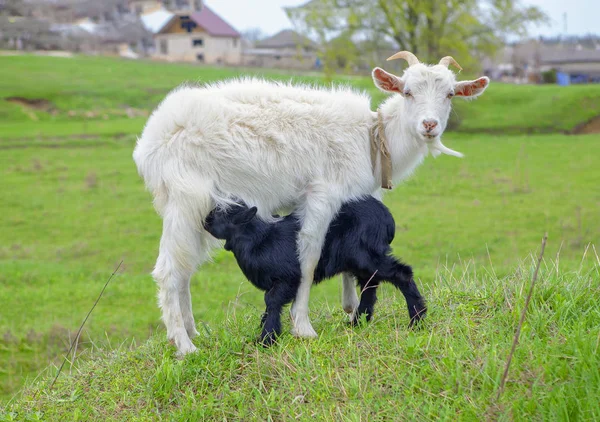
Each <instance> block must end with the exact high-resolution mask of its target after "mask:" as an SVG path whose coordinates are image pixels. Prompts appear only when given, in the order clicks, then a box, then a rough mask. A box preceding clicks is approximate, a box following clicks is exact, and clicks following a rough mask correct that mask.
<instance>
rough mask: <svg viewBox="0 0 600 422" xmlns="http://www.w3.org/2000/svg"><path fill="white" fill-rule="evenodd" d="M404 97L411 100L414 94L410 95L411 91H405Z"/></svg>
mask: <svg viewBox="0 0 600 422" xmlns="http://www.w3.org/2000/svg"><path fill="white" fill-rule="evenodd" d="M404 96H405V97H407V98H411V97H412V94H411V93H410V91H404Z"/></svg>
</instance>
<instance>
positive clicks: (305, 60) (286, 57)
mask: <svg viewBox="0 0 600 422" xmlns="http://www.w3.org/2000/svg"><path fill="white" fill-rule="evenodd" d="M317 51H318V46H317V44H316V43H315V42H314V41H312V40H311V39H309V38H307V37H305V36H303V35H300V34H299V33H297V32H296V31H293V30H291V29H285V30H283V31H280V32H278V33H277V34H275V35H273V36H271V37H269V38H266V39H264V40H261V41H259V42H257V43H256V44H255V45H254V46H253V47H248V48H245V49H244V51H243V64H244V65H246V66H257V67H267V68H279V69H313V68H315V67H316V66H317Z"/></svg>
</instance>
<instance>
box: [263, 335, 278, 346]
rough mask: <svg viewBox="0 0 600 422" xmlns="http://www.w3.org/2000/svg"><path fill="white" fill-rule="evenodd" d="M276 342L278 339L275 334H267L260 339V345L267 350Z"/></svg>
mask: <svg viewBox="0 0 600 422" xmlns="http://www.w3.org/2000/svg"><path fill="white" fill-rule="evenodd" d="M276 341H277V338H276V334H275V333H267V334H264V335H261V336H260V337H259V339H258V343H259V344H260V345H261V346H263V347H265V348H267V347H271V346H272V345H274V344H275V342H276Z"/></svg>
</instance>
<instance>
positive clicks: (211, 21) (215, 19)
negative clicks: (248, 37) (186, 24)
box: [190, 5, 241, 38]
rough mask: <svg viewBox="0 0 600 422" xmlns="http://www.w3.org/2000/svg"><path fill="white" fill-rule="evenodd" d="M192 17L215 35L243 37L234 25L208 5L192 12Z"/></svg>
mask: <svg viewBox="0 0 600 422" xmlns="http://www.w3.org/2000/svg"><path fill="white" fill-rule="evenodd" d="M190 18H191V19H192V20H193V21H194V22H196V23H197V24H198V25H199V26H201V27H202V28H203V29H204V30H205V31H206V32H208V33H209V34H210V35H212V36H214V37H235V38H239V37H241V34H240V33H239V32H238V31H236V30H235V28H234V27H233V26H231V25H229V24H228V23H227V22H225V21H224V20H223V19H222V18H221V17H220V16H219V15H217V14H216V13H215V12H213V11H212V10H210V9H209V8H208V7H207V6H206V5H204V6H203V7H202V10H201V11H200V12H194V13H192V14H191V15H190Z"/></svg>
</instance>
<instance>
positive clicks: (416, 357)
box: [0, 57, 600, 420]
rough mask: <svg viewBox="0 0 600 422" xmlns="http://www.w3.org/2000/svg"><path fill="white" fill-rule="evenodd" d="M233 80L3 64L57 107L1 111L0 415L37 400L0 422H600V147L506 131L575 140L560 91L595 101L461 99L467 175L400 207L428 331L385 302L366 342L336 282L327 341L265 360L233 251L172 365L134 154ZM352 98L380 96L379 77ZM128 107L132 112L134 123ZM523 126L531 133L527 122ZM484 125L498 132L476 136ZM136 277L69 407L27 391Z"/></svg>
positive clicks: (76, 375) (325, 296) (126, 66)
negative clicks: (543, 242) (187, 348)
mask: <svg viewBox="0 0 600 422" xmlns="http://www.w3.org/2000/svg"><path fill="white" fill-rule="evenodd" d="M238 72H239V71H237V70H227V69H213V68H201V67H194V66H185V65H167V64H157V63H147V62H132V61H119V60H112V59H101V58H76V59H59V58H40V57H8V58H7V57H0V75H1V76H2V78H0V97H9V96H21V97H28V98H46V99H48V100H50V101H51V103H52V104H53V105H54V108H53V109H52V110H50V111H48V110H46V111H44V110H33V111H32V110H31V109H28V108H24V107H23V106H20V105H18V104H14V103H8V102H2V101H0V116H1V123H0V177H1V178H2V182H3V183H2V184H0V195H1V197H2V201H0V213H1V214H2V215H3V218H2V219H0V303H3V304H9V305H8V306H9V308H8V309H10V312H2V313H0V399H2V398H4V401H5V402H7V400H9V399H10V398H11V397H12V396H13V395H14V394H15V393H16V392H17V391H18V390H19V389H20V388H21V387H22V386H23V385H24V384H28V385H29V387H28V389H27V390H26V391H25V392H23V393H22V394H19V395H18V396H17V397H16V398H15V399H13V400H11V401H10V403H9V404H8V405H7V407H6V409H5V411H4V413H3V411H2V410H0V420H3V419H8V420H11V418H12V419H16V420H22V419H23V418H29V419H31V420H35V418H36V417H42V414H43V418H45V419H48V420H56V419H58V420H77V419H85V420H90V419H102V420H105V419H113V420H147V419H150V420H152V419H161V418H162V419H174V420H190V419H191V420H198V419H203V418H206V419H216V418H219V419H223V418H227V419H243V420H253V419H257V420H265V419H268V418H269V417H271V418H272V419H274V420H279V419H288V418H292V417H295V416H298V415H300V418H301V419H307V418H309V417H310V416H311V414H312V413H314V417H320V418H328V419H330V418H331V419H343V420H362V419H375V418H383V419H394V418H395V417H397V415H400V414H404V415H414V416H415V417H418V416H421V417H423V418H425V419H437V418H448V417H454V415H456V414H458V415H459V417H461V418H462V419H476V418H478V417H481V415H485V417H487V418H489V419H494V420H496V419H524V418H533V419H537V420H545V419H548V418H550V419H552V415H553V413H551V412H556V413H554V414H555V415H559V416H558V417H559V418H560V419H567V418H568V419H575V420H577V419H580V420H586V419H587V420H591V419H594V418H598V417H600V415H599V413H598V412H599V411H598V410H597V408H596V405H595V402H594V398H595V397H597V396H598V392H599V391H598V389H599V388H600V377H599V374H598V368H599V367H600V366H599V365H598V363H599V362H598V357H597V356H598V354H597V353H596V352H597V348H598V342H599V341H600V340H599V338H598V328H597V327H599V326H600V315H599V313H598V307H597V303H598V299H599V296H600V290H599V289H600V281H599V280H600V273H599V268H600V261H599V260H598V256H597V253H596V252H597V250H596V248H597V246H593V245H599V244H600V242H599V240H600V222H599V221H598V218H597V216H598V214H599V212H600V191H598V189H597V187H598V185H599V184H600V173H599V172H598V170H597V169H598V168H599V164H600V143H598V137H597V135H585V136H583V135H580V136H565V135H562V134H536V135H527V136H525V135H510V136H509V135H495V134H494V133H493V132H495V131H500V130H502V128H511V127H517V126H516V125H522V126H518V127H520V128H521V129H520V130H522V131H523V132H535V131H538V132H544V131H546V130H547V128H548V127H549V126H548V124H549V123H551V124H552V125H554V126H552V127H554V128H555V129H553V130H563V129H564V128H570V127H572V126H574V125H576V124H578V123H581V121H583V120H586V119H587V118H588V115H587V114H586V113H587V111H583V109H582V108H581V107H574V106H571V108H570V109H565V111H564V114H563V115H562V116H558V115H557V114H554V113H555V111H556V110H555V106H556V104H555V103H551V102H548V101H546V102H543V103H540V106H539V107H538V108H537V109H535V110H527V107H531V104H533V103H534V102H536V101H538V99H537V97H536V94H539V97H540V98H542V97H543V98H550V97H549V96H550V95H551V94H550V92H551V91H550V88H551V89H553V90H555V91H556V90H558V91H560V95H563V96H564V97H563V98H564V99H565V101H567V102H568V101H570V104H575V103H578V102H579V103H581V104H584V103H585V102H586V101H587V100H586V98H587V96H593V94H594V92H595V90H596V89H597V87H586V88H587V90H585V92H582V91H580V90H579V87H566V88H559V87H523V86H516V87H510V86H504V85H501V84H497V85H492V87H490V89H489V97H490V98H491V97H494V98H496V99H501V98H505V99H508V98H510V97H511V95H512V96H515V97H518V96H519V95H520V94H519V93H521V95H523V96H526V97H527V98H528V101H529V106H526V105H523V106H522V107H523V108H520V107H521V106H518V107H517V106H516V105H515V106H514V107H509V106H508V105H507V104H508V102H507V103H505V104H504V106H503V107H502V108H499V107H497V103H495V102H493V101H487V100H486V99H487V98H488V97H487V96H488V93H487V92H486V94H485V96H483V97H482V98H481V99H479V100H478V101H476V102H471V103H464V104H463V105H464V108H462V107H461V108H459V109H458V110H457V113H458V114H459V116H461V117H463V120H462V124H461V126H460V127H459V132H454V133H449V134H447V135H446V136H445V143H446V144H447V145H448V146H450V147H451V148H453V149H456V150H458V151H461V152H463V153H465V154H466V157H465V158H464V159H456V158H454V157H447V156H443V157H439V158H437V159H433V158H428V159H427V160H426V162H425V164H424V165H423V166H422V167H420V169H419V170H418V171H417V174H416V175H415V176H414V177H413V178H412V179H410V180H409V181H408V182H406V183H404V184H403V185H401V186H398V187H397V188H396V189H395V190H394V191H393V192H392V193H390V194H389V195H387V196H386V197H385V203H386V204H387V205H388V206H389V207H390V209H391V211H392V213H393V214H394V216H395V217H396V221H397V231H398V233H397V235H396V240H395V242H394V244H393V247H394V251H395V253H396V254H397V255H399V256H400V257H402V258H403V259H404V260H405V261H406V262H408V263H410V264H411V265H412V266H413V267H414V269H415V273H416V275H417V277H418V284H419V286H420V287H421V289H422V291H423V293H424V295H425V297H426V298H427V299H428V301H429V303H430V308H431V313H430V315H429V318H428V322H427V325H426V327H425V330H422V331H418V332H411V331H408V330H407V329H406V323H407V315H405V314H406V311H405V310H404V306H405V305H404V304H403V303H402V299H401V297H400V296H398V294H396V292H394V291H393V290H391V289H389V288H384V289H383V292H382V300H381V303H380V304H379V306H378V308H377V315H376V320H375V321H374V323H373V324H371V325H369V326H368V327H364V328H358V329H349V328H347V327H346V326H345V316H344V315H343V314H342V312H341V309H340V304H339V302H340V301H339V297H340V293H341V292H340V290H341V286H340V284H341V283H339V281H338V280H332V281H330V282H327V283H324V284H323V285H322V286H319V287H318V288H315V289H314V290H313V293H312V294H311V310H312V311H311V317H312V321H313V323H314V325H315V328H316V329H317V331H318V332H319V333H320V337H319V339H318V340H316V341H311V342H307V341H300V340H296V339H293V338H291V337H290V336H289V335H287V334H286V335H285V336H284V337H283V338H282V339H281V342H280V344H279V345H277V346H276V347H275V348H274V349H273V350H268V351H265V350H262V349H261V348H258V347H257V346H256V345H255V344H254V343H253V340H254V337H255V336H256V335H257V334H258V321H259V315H260V308H261V307H262V294H261V293H260V292H259V291H257V290H256V289H254V288H253V287H252V286H251V285H250V284H249V283H248V282H247V281H245V280H244V277H243V275H242V274H241V272H240V271H239V269H238V268H237V265H236V264H235V261H234V260H233V259H232V257H231V256H230V254H229V253H227V252H224V251H221V252H218V253H217V254H216V255H215V259H214V262H213V263H211V264H208V265H206V266H203V267H202V269H201V271H200V272H199V273H197V274H196V275H195V276H194V278H193V280H192V294H193V303H194V314H195V316H196V320H197V322H198V323H199V326H200V330H201V331H202V333H203V335H202V336H201V337H200V338H199V339H198V340H197V345H198V346H199V349H200V353H199V354H197V355H195V356H192V357H189V358H187V359H186V360H184V361H183V362H179V361H176V360H175V359H173V349H172V347H171V346H169V345H168V344H166V342H165V341H164V331H163V328H162V325H161V323H160V320H159V316H160V311H159V310H158V308H157V306H156V296H155V293H156V292H155V286H154V283H153V281H152V279H151V277H150V275H149V273H150V271H151V269H152V266H153V264H154V260H155V258H156V254H157V248H158V242H159V237H160V232H161V224H160V219H159V217H158V216H157V215H156V214H155V212H154V210H153V209H152V205H151V198H150V195H149V194H148V193H146V192H145V191H144V187H143V183H142V181H141V180H140V178H139V176H138V175H137V173H136V169H135V166H134V164H133V161H132V158H131V153H132V149H133V145H134V142H135V136H136V135H137V134H138V133H139V131H140V130H141V127H142V125H143V123H144V121H145V117H144V116H145V115H147V114H148V113H149V111H151V109H152V108H153V107H154V106H155V104H156V103H157V102H158V101H160V99H161V98H162V96H163V95H164V93H166V92H167V91H168V90H169V89H170V88H172V87H173V86H175V85H177V84H178V83H180V82H181V81H183V80H185V79H197V78H198V77H199V75H200V76H201V77H202V80H212V79H216V78H219V77H224V76H231V75H234V74H237V73H238ZM269 76H273V77H280V78H287V77H289V75H285V74H271V73H269ZM298 79H303V80H311V81H315V82H317V83H320V82H322V81H321V79H320V77H319V76H311V77H308V76H306V77H303V78H298ZM346 81H347V82H349V83H352V84H354V85H356V86H359V87H363V88H365V89H366V88H367V87H368V86H369V81H368V80H367V79H364V78H347V79H346ZM33 82H35V83H33ZM369 89H370V88H369ZM529 90H532V91H529ZM552 95H554V94H552ZM531 97H534V98H531ZM376 98H377V99H380V98H381V97H380V96H378V97H376ZM507 101H508V100H507ZM592 103H593V101H592ZM128 109H131V110H134V111H133V112H132V111H131V110H129V116H125V115H124V114H123V110H128ZM475 110H477V111H475ZM523 110H526V111H527V112H524V111H523ZM499 111H502V113H499ZM529 111H531V113H530V116H534V117H537V120H536V119H532V120H529V121H527V122H526V121H525V119H523V117H522V116H524V115H527V113H529ZM70 112H71V113H70ZM595 112H596V113H597V114H600V112H598V110H596V111H595ZM31 113H34V114H35V118H32V114H31ZM86 113H91V114H89V116H90V117H85V116H86ZM125 113H126V112H125ZM472 113H478V114H476V115H477V116H478V117H477V118H473V119H472V118H471V116H472ZM549 116H554V118H553V119H552V118H551V117H549ZM35 119H37V120H35ZM469 119H471V120H469ZM485 122H487V123H485ZM531 122H533V123H531ZM536 122H538V123H536ZM484 123H485V124H484ZM528 124H537V125H538V126H535V125H534V126H533V127H534V129H531V128H532V126H527V125H528ZM478 125H479V126H478ZM478 127H479V128H480V129H477V130H481V131H486V132H487V133H467V132H470V131H471V129H472V130H475V128H478ZM460 131H463V133H460ZM510 131H511V130H509V132H510ZM546 231H547V232H548V233H549V243H548V247H547V250H546V261H545V267H543V271H542V274H541V278H540V280H539V283H538V285H537V287H536V291H535V294H534V297H533V301H532V304H531V305H530V306H531V307H530V312H529V313H528V316H527V319H526V323H525V326H524V328H523V332H522V334H521V342H520V344H519V346H518V347H517V353H516V355H515V358H514V360H513V364H512V368H511V373H510V375H509V383H508V384H507V387H506V391H505V393H504V396H503V397H502V399H501V401H500V402H499V403H495V402H494V401H493V397H494V396H495V391H496V388H497V386H498V383H499V377H500V375H501V373H502V370H503V364H504V362H505V359H506V356H507V354H508V350H509V349H510V344H511V341H512V335H513V333H514V328H515V325H516V322H517V321H518V318H519V313H520V309H521V307H522V304H523V301H524V298H525V290H526V286H527V285H528V281H529V277H530V275H531V270H532V261H531V260H530V259H527V257H528V256H529V254H530V253H532V252H534V251H535V249H536V248H537V247H538V246H539V241H540V239H541V237H542V235H543V234H544V232H546ZM121 259H123V260H124V264H123V268H122V271H121V272H120V274H119V275H118V276H117V277H116V278H115V279H114V280H113V281H112V282H111V284H110V285H109V287H108V289H107V291H106V293H105V295H104V297H103V298H102V300H101V301H100V303H99V305H98V307H97V308H96V309H95V310H94V313H93V314H92V316H91V317H90V320H88V323H87V325H86V329H85V331H84V335H83V336H82V341H81V343H80V345H79V347H78V353H79V355H80V358H79V359H78V360H77V363H76V364H75V365H74V366H73V367H72V368H70V365H67V370H66V371H65V372H66V373H65V374H64V375H63V376H61V378H60V379H59V382H58V384H57V386H56V389H55V391H54V392H52V393H48V392H47V391H46V390H44V389H41V390H39V391H38V392H37V393H36V391H37V390H36V389H37V388H41V387H43V386H44V385H47V383H48V376H51V375H53V373H52V369H51V368H50V369H48V370H46V371H45V372H44V373H43V374H42V375H41V378H40V384H39V385H33V384H31V381H32V379H33V378H34V377H35V375H36V374H38V373H39V372H40V371H41V370H42V369H43V368H46V367H47V366H48V364H49V363H54V364H59V363H60V355H61V353H64V352H65V351H66V350H67V349H68V345H69V341H70V339H71V338H72V337H73V335H74V333H75V331H76V330H77V328H78V326H79V324H80V323H81V320H82V319H83V317H84V316H85V314H86V312H87V310H88V309H89V308H90V307H91V305H92V303H93V302H94V300H95V298H96V295H97V294H98V292H99V291H100V289H101V288H102V286H103V284H104V282H105V281H106V279H107V277H108V275H109V274H110V273H111V272H112V270H113V269H114V267H116V265H117V264H118V262H119V261H120V260H121ZM288 331H289V330H288ZM149 337H150V341H149V342H146V339H147V338H149ZM69 372H71V375H70V376H69V375H68V373H69ZM26 380H29V381H27V382H26ZM33 395H36V397H35V398H33ZM36 412H41V413H36ZM203 412H204V413H203ZM402 412H404V413H402ZM36 415H37V416H36ZM409 419H410V418H409Z"/></svg>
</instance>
